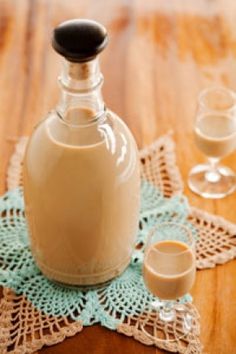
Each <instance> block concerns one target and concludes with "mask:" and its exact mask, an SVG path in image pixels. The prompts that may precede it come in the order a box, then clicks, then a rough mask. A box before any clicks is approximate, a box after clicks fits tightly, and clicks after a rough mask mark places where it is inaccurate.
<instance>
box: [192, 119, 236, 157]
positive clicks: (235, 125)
mask: <svg viewBox="0 0 236 354" xmlns="http://www.w3.org/2000/svg"><path fill="white" fill-rule="evenodd" d="M194 133H195V141H196V144H197V146H198V148H199V149H200V150H201V151H202V152H203V153H204V154H205V155H206V156H209V157H216V158H217V157H219V158H220V157H223V156H226V155H228V154H230V153H231V152H232V151H233V150H234V149H235V147H236V120H234V119H231V118H229V117H227V116H224V115H212V114H209V115H205V116H203V117H202V118H201V119H199V120H198V121H197V123H196V127H195V131H194Z"/></svg>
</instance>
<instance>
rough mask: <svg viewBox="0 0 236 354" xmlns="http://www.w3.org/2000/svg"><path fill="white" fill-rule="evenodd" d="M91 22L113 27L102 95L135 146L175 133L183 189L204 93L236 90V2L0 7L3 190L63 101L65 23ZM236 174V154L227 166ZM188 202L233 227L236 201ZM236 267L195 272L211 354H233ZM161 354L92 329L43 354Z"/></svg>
mask: <svg viewBox="0 0 236 354" xmlns="http://www.w3.org/2000/svg"><path fill="white" fill-rule="evenodd" d="M74 17H87V18H93V19H95V20H98V21H101V22H102V23H103V24H104V25H106V26H107V28H108V30H109V34H110V44H109V46H108V48H107V49H106V51H105V52H104V54H102V56H101V66H102V70H103V73H104V75H105V85H104V90H103V92H104V96H105V101H106V103H107V105H108V106H109V107H110V108H111V109H113V110H114V111H115V112H117V113H118V114H119V115H120V116H121V117H123V119H124V120H125V121H126V123H127V124H128V125H129V127H130V128H131V130H132V131H133V133H134V135H135V137H136V139H137V142H138V145H139V147H142V146H144V145H146V144H148V143H151V142H152V141H153V140H154V139H155V138H157V137H158V136H159V135H160V134H162V133H164V132H166V131H168V130H169V129H174V132H175V140H176V143H177V158H178V164H179V166H180V169H181V172H182V175H183V178H184V181H186V179H187V174H188V171H189V169H190V168H191V166H192V165H193V164H195V163H196V162H199V161H201V160H202V159H203V156H202V155H201V154H200V153H199V152H198V151H197V149H196V147H195V146H194V143H193V138H192V125H193V119H194V110H195V105H196V97H197V94H198V92H199V91H200V90H201V89H202V88H204V87H207V86H209V85H212V84H220V85H221V84H222V85H225V86H228V87H230V88H231V89H236V2H235V1H234V0H211V1H210V0H198V1H196V0H176V1H175V0H172V1H167V0H133V1H128V0H111V1H108V0H100V1H99V0H97V1H96V0H68V1H63V0H51V1H46V0H41V1H40V0H28V1H27V0H18V1H17V0H15V1H14V0H6V1H4V0H0V120H1V121H0V127H1V129H0V150H1V152H2V153H1V162H0V177H1V178H0V181H1V183H0V191H1V192H4V190H5V189H6V184H5V172H6V168H7V164H8V160H9V157H10V156H11V154H12V152H13V147H14V144H13V141H14V139H16V138H17V137H19V136H22V135H25V134H26V135H27V134H30V132H31V130H32V128H33V126H34V124H35V123H36V122H37V121H38V120H39V119H40V118H41V117H43V116H44V115H45V114H46V112H47V111H48V110H49V109H51V108H52V107H53V106H54V105H55V103H56V101H57V98H58V93H59V90H58V87H57V84H56V79H57V75H58V73H59V70H60V58H59V56H58V55H57V54H55V53H54V52H53V51H52V49H51V47H50V38H51V31H52V28H53V27H54V26H55V25H57V24H58V23H59V22H61V21H63V20H65V19H69V18H74ZM225 163H227V164H228V165H229V166H231V167H235V168H236V154H232V155H231V156H230V157H228V158H227V159H225ZM185 192H186V194H187V196H188V197H189V200H190V202H191V203H192V204H193V205H195V206H198V207H201V208H203V209H205V210H208V211H210V212H214V213H216V214H219V215H222V216H224V217H227V218H228V219H229V220H231V221H235V222H236V194H234V195H231V196H230V197H227V198H225V199H224V200H219V201H210V200H203V199H201V198H199V197H197V196H195V195H193V194H192V193H191V192H190V191H189V190H188V189H187V188H186V190H185ZM235 277H236V261H231V262H229V263H228V264H226V265H223V266H217V267H216V268H215V269H212V270H204V271H199V272H198V275H197V280H196V284H195V286H194V289H193V291H192V294H193V297H194V302H195V304H196V306H197V308H198V310H199V312H200V314H201V326H202V332H201V339H202V343H203V344H204V346H205V349H204V353H207V354H210V353H211V354H233V353H236V337H235V323H236V281H235ZM112 352H114V353H116V354H118V353H122V354H130V353H136V354H138V353H140V354H141V353H145V354H148V353H161V351H159V350H158V349H155V348H154V347H146V346H144V345H142V344H140V343H138V342H136V341H134V340H132V339H129V338H127V337H125V336H123V335H119V334H117V333H115V332H112V331H109V330H107V329H104V328H101V327H100V326H94V327H89V328H85V329H84V330H83V332H82V333H81V334H79V335H77V336H75V337H73V338H70V339H67V340H66V341H64V342H63V343H61V344H59V345H56V346H54V347H49V348H45V349H43V350H42V353H47V354H53V353H70V354H73V353H74V354H79V353H81V354H82V353H83V354H87V353H89V354H92V353H98V354H110V353H112Z"/></svg>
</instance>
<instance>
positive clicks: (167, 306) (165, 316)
mask: <svg viewBox="0 0 236 354" xmlns="http://www.w3.org/2000/svg"><path fill="white" fill-rule="evenodd" d="M174 303H175V301H168V300H163V301H162V308H161V310H160V312H159V317H160V319H161V320H162V321H164V322H171V321H174V319H175V309H174Z"/></svg>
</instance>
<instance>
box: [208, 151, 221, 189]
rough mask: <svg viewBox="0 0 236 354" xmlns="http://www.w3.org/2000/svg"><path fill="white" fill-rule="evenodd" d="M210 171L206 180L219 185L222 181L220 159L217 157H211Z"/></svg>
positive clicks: (209, 159)
mask: <svg viewBox="0 0 236 354" xmlns="http://www.w3.org/2000/svg"><path fill="white" fill-rule="evenodd" d="M208 161H209V171H207V172H206V174H205V178H206V180H207V182H210V183H217V182H219V180H220V179H221V176H220V173H219V171H218V163H219V159H218V158H215V157H209V158H208Z"/></svg>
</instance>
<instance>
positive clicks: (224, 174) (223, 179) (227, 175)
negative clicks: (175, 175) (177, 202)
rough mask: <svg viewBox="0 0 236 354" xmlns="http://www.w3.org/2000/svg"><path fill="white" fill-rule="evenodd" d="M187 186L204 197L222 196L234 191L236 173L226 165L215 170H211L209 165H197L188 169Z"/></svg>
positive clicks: (235, 187) (216, 197) (214, 197)
mask: <svg viewBox="0 0 236 354" xmlns="http://www.w3.org/2000/svg"><path fill="white" fill-rule="evenodd" d="M188 186H189V188H190V189H191V191H193V192H194V193H196V194H198V195H201V196H202V197H204V198H210V199H218V198H224V197H225V196H226V195H229V194H231V193H233V192H234V191H235V189H236V175H235V173H234V171H232V170H231V169H230V168H228V167H224V166H219V167H218V168H217V170H216V171H215V172H211V171H209V165H207V164H205V165H197V166H195V167H193V168H192V170H191V171H190V174H189V178H188Z"/></svg>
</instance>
